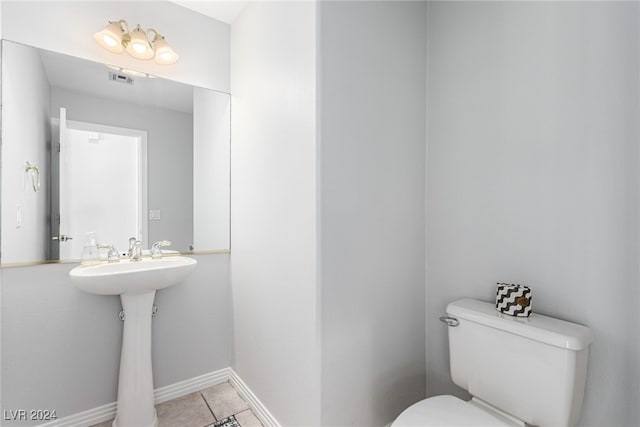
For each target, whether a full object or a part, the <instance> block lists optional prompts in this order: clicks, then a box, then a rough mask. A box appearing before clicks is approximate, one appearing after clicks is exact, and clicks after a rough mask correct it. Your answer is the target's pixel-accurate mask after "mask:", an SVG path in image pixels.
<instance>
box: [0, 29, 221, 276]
mask: <svg viewBox="0 0 640 427" xmlns="http://www.w3.org/2000/svg"><path fill="white" fill-rule="evenodd" d="M1 96H2V122H1V125H2V163H1V166H2V176H1V187H2V188H1V192H2V193H1V195H2V199H1V202H2V207H1V209H2V211H1V252H0V260H1V262H2V266H11V265H20V264H24V263H38V262H48V261H55V260H61V261H64V260H77V259H78V258H79V257H80V253H81V249H82V246H83V243H84V240H85V236H86V233H88V232H95V233H96V235H97V240H98V242H99V243H104V244H112V245H115V246H116V248H117V249H118V250H119V252H121V253H123V252H126V250H127V249H128V239H129V237H136V238H138V239H139V240H141V241H142V243H143V247H144V248H149V247H150V246H151V244H152V243H153V242H155V241H160V240H169V241H171V242H172V246H171V247H169V248H167V249H169V250H174V251H180V252H211V251H225V250H228V249H229V248H230V226H229V216H230V126H231V124H230V95H229V94H226V93H221V92H216V91H213V90H209V89H203V88H200V87H193V86H190V85H187V84H183V83H178V82H175V81H170V80H166V79H162V78H154V77H153V76H148V75H144V74H141V73H136V72H133V71H129V70H122V69H118V68H116V67H109V66H107V65H105V64H100V63H95V62H91V61H87V60H84V59H79V58H76V57H71V56H67V55H63V54H59V53H54V52H50V51H46V50H42V49H38V48H34V47H31V46H25V45H23V44H19V43H14V42H10V41H6V40H3V41H2V93H1Z"/></svg>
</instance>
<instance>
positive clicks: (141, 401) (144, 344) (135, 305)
mask: <svg viewBox="0 0 640 427" xmlns="http://www.w3.org/2000/svg"><path fill="white" fill-rule="evenodd" d="M196 264H197V261H196V260H195V259H193V258H188V257H183V256H171V257H166V258H161V259H150V258H143V259H142V261H129V260H121V261H120V262H117V263H113V264H108V263H102V264H98V265H92V266H78V267H75V268H73V269H72V270H71V271H70V272H69V277H70V278H71V282H72V283H73V284H74V285H76V286H77V287H78V288H80V289H82V290H83V291H85V292H89V293H92V294H97V295H120V301H121V302H122V311H123V312H124V319H123V320H124V326H123V330H122V349H121V351H120V374H119V379H118V406H117V414H116V418H115V420H114V421H113V424H112V425H113V427H157V426H158V416H157V414H156V410H155V406H154V403H155V402H154V393H153V370H152V366H151V318H152V309H153V301H154V298H155V295H156V291H157V290H159V289H163V288H166V287H169V286H173V285H177V284H178V283H180V282H181V281H182V280H183V279H184V278H186V277H187V276H188V275H189V273H191V271H193V270H194V269H195V267H196Z"/></svg>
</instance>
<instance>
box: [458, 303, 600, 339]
mask: <svg viewBox="0 0 640 427" xmlns="http://www.w3.org/2000/svg"><path fill="white" fill-rule="evenodd" d="M447 314H449V315H451V316H455V317H458V318H460V319H465V320H469V321H472V322H475V323H480V324H483V325H486V326H489V327H492V328H495V329H500V330H502V331H505V332H510V333H512V334H516V335H520V336H523V337H526V338H529V339H532V340H535V341H540V342H543V343H545V344H549V345H553V346H556V347H561V348H564V349H568V350H574V351H579V350H583V349H585V348H587V347H588V346H589V344H590V343H591V342H592V341H593V334H592V333H591V329H589V328H587V327H586V326H583V325H578V324H577V323H573V322H567V321H566V320H560V319H555V318H553V317H548V316H544V315H542V314H537V313H533V314H532V315H531V316H530V317H514V316H509V315H506V314H502V313H500V312H499V311H497V310H496V308H495V304H493V303H488V302H484V301H478V300H475V299H471V298H464V299H460V300H457V301H454V302H452V303H450V304H449V305H448V306H447Z"/></svg>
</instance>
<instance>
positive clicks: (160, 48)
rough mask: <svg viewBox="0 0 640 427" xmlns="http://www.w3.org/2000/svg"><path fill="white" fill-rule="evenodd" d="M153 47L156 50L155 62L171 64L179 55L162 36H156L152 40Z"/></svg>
mask: <svg viewBox="0 0 640 427" xmlns="http://www.w3.org/2000/svg"><path fill="white" fill-rule="evenodd" d="M153 47H154V48H155V51H156V62H157V63H158V64H162V65H169V64H173V63H174V62H176V61H177V60H178V58H180V56H178V54H177V53H176V52H175V51H174V50H173V49H171V46H169V43H167V41H166V40H165V39H164V37H156V38H155V39H154V41H153Z"/></svg>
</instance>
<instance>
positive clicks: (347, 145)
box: [319, 1, 426, 426]
mask: <svg viewBox="0 0 640 427" xmlns="http://www.w3.org/2000/svg"><path fill="white" fill-rule="evenodd" d="M320 22H321V26H320V37H321V43H320V61H321V65H320V68H319V70H320V90H321V92H320V104H319V105H320V117H321V118H322V121H321V125H320V134H321V136H322V140H321V144H320V161H321V175H320V176H321V184H320V200H321V201H322V206H321V215H322V216H321V248H322V253H321V276H322V284H321V295H322V316H321V318H322V326H321V330H322V425H323V426H337V425H340V426H348V425H351V426H382V425H385V424H387V423H389V422H391V421H392V420H393V419H394V418H395V417H396V416H397V415H398V414H399V413H400V412H401V411H402V410H403V409H405V408H406V407H407V406H409V405H410V404H412V403H414V402H416V401H418V400H420V399H422V398H424V395H425V347H424V346H425V326H424V308H425V300H424V292H425V288H424V260H425V254H424V246H425V243H424V238H425V236H424V232H425V206H424V194H425V193H424V191H425V183H424V177H425V139H426V126H425V120H426V4H425V3H424V2H396V1H394V2H322V3H321V4H320Z"/></svg>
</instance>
